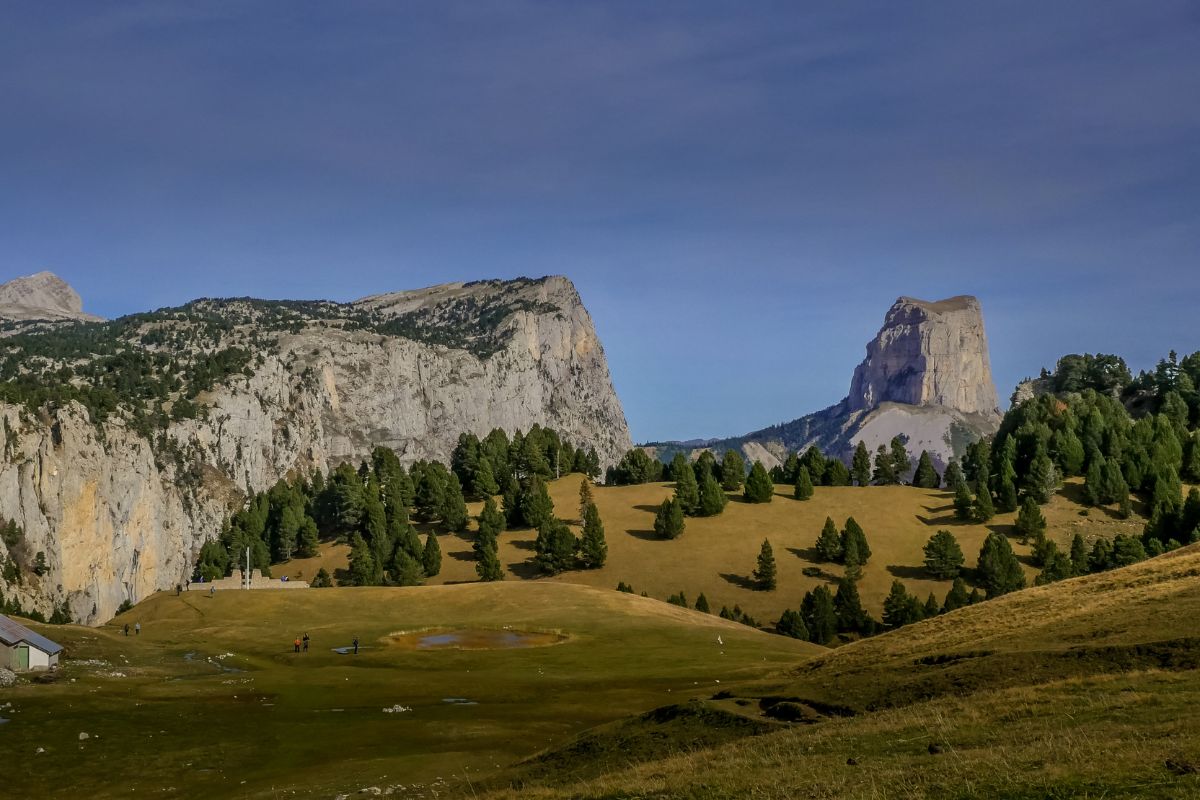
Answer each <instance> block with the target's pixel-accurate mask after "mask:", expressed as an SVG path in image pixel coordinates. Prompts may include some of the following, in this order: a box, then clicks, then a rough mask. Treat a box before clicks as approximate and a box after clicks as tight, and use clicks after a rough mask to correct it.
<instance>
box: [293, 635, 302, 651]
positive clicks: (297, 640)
mask: <svg viewBox="0 0 1200 800" xmlns="http://www.w3.org/2000/svg"><path fill="white" fill-rule="evenodd" d="M292 647H294V648H295V652H297V653H299V652H300V637H299V636H297V637H296V641H294V642H292Z"/></svg>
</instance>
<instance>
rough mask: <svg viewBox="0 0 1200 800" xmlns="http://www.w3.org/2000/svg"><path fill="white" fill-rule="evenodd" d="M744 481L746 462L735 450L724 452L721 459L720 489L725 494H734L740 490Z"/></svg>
mask: <svg viewBox="0 0 1200 800" xmlns="http://www.w3.org/2000/svg"><path fill="white" fill-rule="evenodd" d="M745 479H746V461H745V459H743V458H742V456H741V453H739V452H738V451H736V450H726V451H725V457H724V458H722V459H721V488H723V489H724V490H725V491H727V492H736V491H737V490H738V489H740V488H742V482H743V481H744V480H745Z"/></svg>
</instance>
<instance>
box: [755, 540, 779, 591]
mask: <svg viewBox="0 0 1200 800" xmlns="http://www.w3.org/2000/svg"><path fill="white" fill-rule="evenodd" d="M775 575H776V569H775V553H774V551H772V550H771V543H770V542H769V541H767V540H766V539H763V543H762V547H761V548H760V549H759V551H758V566H757V567H756V568H755V570H754V581H755V583H757V584H758V588H759V589H762V590H766V591H770V590H772V589H774V588H775Z"/></svg>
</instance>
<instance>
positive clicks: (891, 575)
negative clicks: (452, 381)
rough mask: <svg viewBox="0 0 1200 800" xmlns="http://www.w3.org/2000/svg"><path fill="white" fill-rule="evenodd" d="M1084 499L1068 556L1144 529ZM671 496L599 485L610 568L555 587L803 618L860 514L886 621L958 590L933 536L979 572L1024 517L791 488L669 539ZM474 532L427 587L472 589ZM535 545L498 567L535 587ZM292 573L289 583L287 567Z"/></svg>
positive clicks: (1059, 523)
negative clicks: (756, 580) (658, 514)
mask: <svg viewBox="0 0 1200 800" xmlns="http://www.w3.org/2000/svg"><path fill="white" fill-rule="evenodd" d="M580 480H581V478H580V476H577V475H572V476H568V477H566V478H562V479H561V480H558V481H555V482H553V483H551V484H550V494H551V497H552V498H553V499H554V505H555V509H556V511H557V513H558V515H559V516H561V517H563V518H565V519H567V520H568V521H570V522H573V523H574V522H577V520H576V518H577V517H578V516H579V510H578V506H579V500H578V492H579V482H580ZM1079 490H1080V487H1079V484H1078V482H1077V481H1076V482H1070V483H1068V484H1067V485H1066V486H1065V487H1064V488H1063V490H1062V491H1060V493H1059V494H1058V496H1056V497H1055V498H1054V499H1053V500H1052V502H1051V503H1050V504H1048V505H1047V506H1045V507H1044V509H1043V513H1044V514H1045V515H1046V519H1047V523H1048V525H1049V535H1050V536H1051V538H1053V539H1054V540H1055V541H1056V542H1058V543H1059V545H1060V546H1062V547H1069V546H1070V541H1071V538H1072V537H1073V536H1074V535H1075V533H1081V534H1082V535H1083V536H1084V538H1085V539H1086V540H1087V541H1088V543H1089V546H1090V543H1091V541H1092V540H1094V539H1095V538H1096V537H1101V536H1103V537H1107V538H1111V537H1113V536H1115V535H1116V534H1117V533H1137V532H1140V530H1141V527H1142V524H1143V522H1142V520H1141V519H1140V518H1138V517H1136V516H1135V517H1134V518H1132V519H1130V520H1124V521H1122V520H1118V519H1116V517H1115V515H1114V514H1112V513H1111V512H1110V511H1106V510H1104V509H1091V510H1090V511H1089V512H1088V515H1087V516H1081V515H1080V512H1081V511H1083V510H1084V508H1083V506H1081V505H1079V504H1078V503H1077V502H1075V500H1073V499H1072V498H1077V497H1078V495H1079ZM672 491H673V485H672V484H669V483H658V484H646V485H641V486H616V487H596V488H595V489H594V490H593V494H594V496H595V500H596V504H597V506H598V508H599V509H600V515H601V518H602V519H603V520H604V525H605V530H606V535H607V539H608V552H609V557H608V563H607V565H605V567H604V568H603V569H599V570H592V571H572V572H568V573H565V574H563V575H559V576H557V577H555V578H551V579H550V580H555V581H564V582H568V583H580V584H585V585H588V586H597V587H600V588H607V589H612V588H615V587H616V585H617V583H618V582H620V581H624V582H626V583H629V584H631V585H632V586H633V587H634V589H635V590H636V591H637V592H639V593H640V592H643V591H644V592H647V593H648V594H649V595H650V596H651V597H656V598H659V599H665V598H666V597H668V596H670V595H672V594H674V593H676V592H679V591H682V592H684V593H685V594H686V595H687V597H688V600H689V601H690V602H694V601H695V599H696V596H697V595H699V594H700V593H701V592H703V593H704V594H705V595H706V597H707V598H708V601H709V604H710V605H711V606H712V610H713V612H714V613H716V612H717V611H718V610H720V608H721V606H722V605H727V606H729V607H730V608H732V607H733V606H734V605H735V604H736V605H740V606H741V607H742V609H743V610H745V611H746V612H747V613H749V614H751V615H752V616H754V617H755V618H757V619H758V620H759V621H760V622H763V623H769V622H773V621H774V620H776V619H777V618H778V617H779V614H780V613H781V612H782V611H784V610H785V609H787V608H797V607H798V606H799V604H800V600H801V598H802V597H803V596H804V593H805V592H807V591H809V590H810V589H812V588H814V587H816V586H818V585H820V584H822V583H825V584H826V585H829V586H830V587H831V588H832V586H833V584H834V583H835V582H836V580H837V578H838V577H839V576H840V575H841V567H839V566H837V565H834V564H820V563H817V562H816V561H815V560H814V558H813V554H812V552H811V549H812V546H813V544H814V542H815V541H816V538H817V535H818V534H819V533H820V530H821V526H822V525H823V524H824V522H825V518H826V517H827V516H828V517H832V518H833V520H834V521H835V522H836V523H837V524H838V526H839V528H840V527H841V526H843V525H844V524H845V521H846V518H847V517H851V516H853V517H854V518H855V519H856V520H857V521H858V522H859V523H860V524H861V525H862V526H863V528H864V530H865V531H866V534H867V539H868V541H869V542H870V545H871V549H872V556H871V560H870V562H869V563H868V564H867V565H866V568H865V569H864V570H863V579H862V581H861V583H860V584H859V590H860V592H861V594H862V597H863V602H864V604H865V605H866V606H867V608H868V610H870V611H871V612H872V613H874V614H875V615H876V616H878V615H879V614H880V613H881V610H882V605H883V599H884V597H885V596H886V595H887V593H888V590H889V589H890V588H891V584H892V581H893V580H896V579H897V578H898V579H900V580H901V581H903V582H904V584H905V585H906V586H907V587H908V588H909V590H910V591H912V592H915V593H917V594H918V595H920V596H921V597H922V598H924V597H925V596H926V595H927V594H929V593H930V592H933V593H934V595H935V596H936V597H937V599H938V601H939V602H940V601H941V600H942V599H943V598H944V597H945V594H946V592H947V591H948V590H949V587H950V582H949V581H936V580H931V579H930V578H928V577H927V576H926V575H925V573H924V570H923V568H922V564H923V560H924V554H923V552H922V547H924V545H925V542H926V541H928V539H929V537H930V536H931V535H932V534H933V533H934V532H936V531H937V530H939V529H942V528H944V529H947V530H949V531H951V532H952V533H953V534H954V535H955V536H956V537H957V538H958V541H959V544H960V545H961V547H962V549H963V553H964V555H965V557H966V565H967V566H968V567H971V566H974V564H975V561H976V558H977V557H978V554H979V549H980V547H981V546H982V545H983V541H984V539H985V538H986V537H987V534H988V532H989V531H990V530H999V531H1009V530H1010V529H1011V526H1012V523H1013V522H1014V521H1015V518H1016V514H1001V515H998V516H997V517H996V518H995V519H994V520H992V521H991V522H990V523H988V524H987V525H974V524H962V523H959V522H957V521H956V520H955V519H954V509H953V506H952V500H953V497H952V496H951V495H950V494H949V493H947V492H944V491H931V490H925V489H917V488H913V487H909V486H873V487H866V488H859V487H818V488H817V490H816V494H815V495H814V497H813V498H812V499H811V500H808V501H806V502H799V501H796V500H794V499H793V498H792V497H791V488H790V487H782V486H781V487H778V489H777V493H776V497H775V499H774V501H773V502H771V503H767V504H761V505H755V504H748V503H744V502H742V501H741V499H740V497H738V498H736V499H732V500H731V502H730V503H729V505H728V506H727V507H726V509H725V512H724V513H723V514H721V515H720V516H718V517H712V518H690V519H688V520H687V529H686V531H685V532H684V534H683V535H682V536H681V537H679V538H678V539H675V540H670V541H665V540H660V539H658V538H657V537H655V535H654V532H653V528H654V511H655V509H656V507H657V506H658V504H659V503H661V502H662V501H663V500H664V499H665V498H667V497H670V496H671V494H672ZM480 508H481V504H479V503H473V504H471V505H470V508H469V510H470V512H471V513H472V514H477V513H478V511H479V509H480ZM473 530H474V522H472V531H468V532H466V533H463V534H442V535H440V536H439V542H440V544H441V548H442V555H443V558H442V572H441V574H440V575H438V576H437V577H436V578H434V579H432V580H431V581H429V582H430V583H431V584H443V583H459V582H465V581H474V580H476V575H475V560H474V553H473V551H472V550H471V544H472V542H473V540H474V533H473ZM577 530H578V528H577ZM535 538H536V533H535V532H534V531H531V530H514V531H509V532H506V533H504V534H503V535H502V536H501V537H500V560H501V563H502V564H504V566H505V568H506V570H507V573H508V576H509V579H510V580H511V579H514V578H522V579H523V578H533V577H537V572H536V570H535V569H534V568H533V565H532V563H531V559H532V558H533V555H534V553H533V541H534V539H535ZM763 539H768V540H770V542H771V546H772V547H773V549H774V551H775V558H776V561H777V563H778V565H779V581H778V583H779V587H778V589H776V590H775V591H770V592H764V591H759V590H757V589H754V588H752V587H750V586H749V585H748V581H749V578H750V575H751V573H752V571H753V569H754V565H755V559H756V558H757V556H758V551H759V547H760V545H761V543H762V540H763ZM1013 549H1014V550H1015V551H1016V552H1017V554H1018V555H1019V556H1027V555H1028V553H1029V548H1028V547H1026V546H1023V545H1021V544H1019V543H1018V542H1017V541H1016V540H1015V539H1014V540H1013ZM343 552H344V551H343ZM322 563H326V565H327V566H337V567H343V568H344V566H345V561H344V556H343V557H342V558H341V559H340V560H339V559H336V558H334V559H325V558H324V557H323V558H322ZM806 567H818V568H820V569H821V570H822V572H823V574H822V575H821V576H819V577H808V576H805V575H804V574H803V570H804V569H805V568H806ZM285 569H286V570H287V571H289V573H290V570H291V566H290V565H288V566H287V567H286V568H285ZM331 571H332V570H331ZM1026 574H1027V576H1028V579H1029V582H1030V583H1031V584H1032V582H1033V579H1034V577H1036V575H1037V569H1035V568H1034V567H1032V566H1029V565H1028V564H1027V565H1026Z"/></svg>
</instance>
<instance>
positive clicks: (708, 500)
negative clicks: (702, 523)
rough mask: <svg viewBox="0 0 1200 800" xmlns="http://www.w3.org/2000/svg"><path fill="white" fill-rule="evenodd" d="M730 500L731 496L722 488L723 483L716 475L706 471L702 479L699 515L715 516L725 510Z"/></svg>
mask: <svg viewBox="0 0 1200 800" xmlns="http://www.w3.org/2000/svg"><path fill="white" fill-rule="evenodd" d="M728 502H729V497H728V496H727V495H726V494H725V490H724V489H722V488H721V484H720V483H718V482H717V479H716V477H715V476H714V475H713V474H712V473H711V472H705V473H704V477H703V479H701V481H700V505H699V507H698V509H697V514H698V516H701V517H715V516H717V515H718V514H720V513H721V512H722V511H724V510H725V504H726V503H728Z"/></svg>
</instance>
